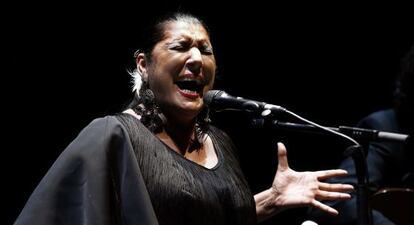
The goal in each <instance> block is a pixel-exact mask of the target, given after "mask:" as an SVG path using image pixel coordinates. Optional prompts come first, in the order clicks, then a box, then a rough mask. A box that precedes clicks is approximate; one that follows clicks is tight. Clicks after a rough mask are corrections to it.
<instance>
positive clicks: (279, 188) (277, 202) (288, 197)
mask: <svg viewBox="0 0 414 225" xmlns="http://www.w3.org/2000/svg"><path fill="white" fill-rule="evenodd" d="M278 159H279V164H278V168H277V172H276V175H275V179H274V180H273V184H272V187H271V188H270V189H268V190H266V191H263V192H261V193H259V194H257V195H255V201H256V211H257V215H258V219H259V221H261V220H263V219H265V218H268V217H270V216H271V215H274V214H276V213H277V212H279V211H281V210H283V209H287V208H292V207H301V206H309V205H310V206H313V207H316V208H319V209H321V210H323V211H325V212H328V213H329V214H332V215H337V214H338V211H337V210H335V209H334V208H332V207H330V206H328V205H325V204H323V203H321V202H320V201H321V200H345V199H350V198H351V195H350V194H348V193H346V192H350V191H352V190H353V186H352V185H349V184H330V183H324V182H322V180H324V179H328V178H332V177H337V176H344V175H346V174H347V172H346V171H345V170H340V169H336V170H323V171H316V172H296V171H294V170H292V169H291V168H289V164H288V160H287V152H286V148H285V146H284V145H283V144H282V143H278Z"/></svg>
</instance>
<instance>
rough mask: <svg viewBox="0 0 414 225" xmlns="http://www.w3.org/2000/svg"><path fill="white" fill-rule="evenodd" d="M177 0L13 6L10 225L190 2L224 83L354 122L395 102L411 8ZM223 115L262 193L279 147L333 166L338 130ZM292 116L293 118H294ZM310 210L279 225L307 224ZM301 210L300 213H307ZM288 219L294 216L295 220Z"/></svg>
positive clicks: (297, 163)
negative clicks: (163, 27)
mask: <svg viewBox="0 0 414 225" xmlns="http://www.w3.org/2000/svg"><path fill="white" fill-rule="evenodd" d="M227 4H228V5H229V6H224V2H223V1H221V2H210V1H204V2H199V3H194V2H192V3H186V2H177V1H169V2H168V3H166V2H156V3H145V4H144V3H139V2H138V3H136V4H134V5H131V4H130V5H122V4H114V3H99V4H98V3H97V4H88V5H85V4H84V3H83V4H81V3H49V4H43V5H42V4H39V3H36V4H33V3H32V4H29V5H28V4H27V3H18V4H15V5H10V6H7V7H5V8H4V10H5V11H6V13H5V14H3V16H2V17H4V18H2V20H3V22H5V26H3V32H2V33H3V38H2V40H3V41H2V43H3V45H4V49H5V51H3V55H4V56H5V57H4V58H6V60H5V61H3V62H5V63H4V64H5V65H4V66H3V70H2V76H1V79H2V82H1V84H2V87H3V88H2V103H3V107H2V109H3V110H2V113H3V114H4V115H3V123H2V125H3V126H2V127H3V132H2V142H3V148H2V149H3V157H2V161H3V162H2V166H3V167H4V168H3V169H2V178H3V179H2V188H5V190H4V191H3V194H4V195H5V196H6V198H5V202H2V203H3V206H5V207H3V208H5V210H6V218H5V220H6V221H5V223H4V224H10V223H12V222H13V221H14V219H15V218H16V217H17V215H18V213H19V212H20V210H21V209H22V207H23V206H24V203H25V202H26V200H27V198H28V197H29V196H30V194H31V192H32V191H33V189H34V188H35V187H36V185H37V184H38V182H39V181H40V179H41V178H42V177H43V176H44V174H45V173H46V171H47V170H48V169H49V167H50V166H51V165H52V163H53V162H54V160H55V159H56V158H57V156H58V155H59V154H60V153H61V151H62V150H63V149H64V148H65V147H66V146H67V145H68V144H69V143H70V141H71V140H72V139H74V138H75V137H76V135H77V134H78V133H79V131H80V130H81V129H82V128H83V127H84V126H86V125H87V124H88V123H89V122H90V121H91V120H92V119H94V118H96V117H100V116H104V115H107V114H112V113H115V112H117V111H118V110H120V108H121V107H122V106H123V104H124V103H125V102H126V101H127V100H128V98H129V97H130V96H131V93H130V77H129V75H128V73H127V70H128V69H132V68H133V66H134V61H133V57H132V55H133V52H134V50H136V49H137V48H138V47H139V34H140V32H141V31H142V28H143V26H144V24H145V23H147V22H148V21H150V20H151V19H153V18H156V17H157V16H159V15H161V14H163V13H164V12H166V11H169V10H177V9H180V10H182V11H188V12H191V13H193V14H195V15H197V16H200V17H201V18H202V19H204V20H205V21H206V22H207V24H208V25H209V27H210V30H211V35H212V41H213V45H214V48H215V54H216V58H217V63H218V67H219V69H218V74H217V76H218V78H217V83H216V89H223V90H225V91H226V92H228V93H229V94H232V95H235V96H242V97H245V98H250V99H255V100H260V101H265V102H268V103H273V104H278V105H282V106H284V107H285V108H287V109H289V110H290V111H293V112H295V113H297V114H299V115H301V116H303V117H305V118H307V119H309V120H312V121H314V122H317V123H319V124H322V125H326V126H334V127H335V126H340V125H346V126H353V125H355V124H356V122H357V121H358V120H359V119H361V118H362V117H363V116H365V115H367V114H369V113H370V112H372V111H375V110H378V109H382V108H386V107H389V106H390V105H391V96H392V90H393V80H394V78H395V75H396V74H397V73H398V65H399V59H400V57H402V55H403V54H404V53H405V51H406V50H407V49H408V47H409V46H410V44H411V43H412V42H413V40H414V36H413V31H412V27H413V23H412V22H414V20H413V16H411V15H412V13H411V14H410V13H409V11H408V9H409V7H405V6H398V7H394V6H390V5H379V4H378V3H375V4H372V5H367V6H362V5H341V4H337V5H332V4H331V5H313V4H312V5H311V4H307V5H306V4H305V5H301V4H299V3H297V4H292V5H289V6H286V5H281V4H277V3H266V4H264V3H260V2H259V1H257V2H254V3H253V2H249V3H230V2H229V3H226V5H227ZM212 117H213V122H214V123H215V124H216V125H217V126H218V127H220V128H222V129H223V130H225V131H227V132H228V133H229V135H230V136H232V137H233V139H234V142H235V144H236V145H237V146H238V147H239V154H240V161H241V164H242V167H243V170H244V171H245V174H246V177H247V179H248V181H249V183H250V185H251V187H252V190H253V191H254V192H258V191H260V190H262V189H264V188H268V187H269V186H270V184H271V182H272V180H273V176H274V173H275V169H276V165H277V156H276V149H275V143H276V142H277V141H283V142H284V143H285V144H286V145H287V148H288V152H289V162H290V165H291V167H292V168H293V169H295V170H298V171H303V170H319V169H330V168H334V167H335V166H336V165H337V164H338V162H339V161H340V160H341V158H342V151H343V150H344V149H345V148H346V146H347V144H348V143H346V142H344V141H343V140H340V139H339V138H334V137H329V136H324V135H316V134H305V133H297V132H287V131H286V132H280V131H279V132H270V131H267V130H263V129H257V128H251V127H250V126H249V119H250V117H249V116H247V115H244V114H242V113H235V112H223V113H216V114H213V115H212ZM283 119H285V118H283ZM291 122H292V121H291ZM304 212H305V209H294V210H288V211H286V212H284V213H282V214H280V215H278V216H277V217H276V218H275V219H273V220H271V221H269V222H268V224H299V223H300V221H303V220H304V219H305V213H304ZM298 215H299V216H298ZM286 221H288V222H286Z"/></svg>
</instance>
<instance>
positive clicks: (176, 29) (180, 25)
mask: <svg viewBox="0 0 414 225" xmlns="http://www.w3.org/2000/svg"><path fill="white" fill-rule="evenodd" d="M164 34H165V39H181V38H190V39H193V40H197V41H209V40H210V38H209V36H208V33H207V31H206V29H205V28H204V27H203V26H202V25H201V24H199V23H192V22H186V21H174V22H170V23H168V24H167V25H166V26H165V33H164Z"/></svg>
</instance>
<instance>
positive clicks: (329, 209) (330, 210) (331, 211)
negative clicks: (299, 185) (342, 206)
mask: <svg viewBox="0 0 414 225" xmlns="http://www.w3.org/2000/svg"><path fill="white" fill-rule="evenodd" d="M311 204H312V205H313V206H314V207H315V208H318V209H320V210H322V211H325V212H327V213H329V214H331V215H334V216H336V215H338V211H337V210H336V209H334V208H332V207H330V206H327V205H325V204H322V203H321V202H320V201H318V200H315V199H314V200H313V201H312V203H311Z"/></svg>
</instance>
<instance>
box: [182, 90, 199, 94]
mask: <svg viewBox="0 0 414 225" xmlns="http://www.w3.org/2000/svg"><path fill="white" fill-rule="evenodd" d="M181 91H183V92H186V93H189V94H197V92H196V91H191V90H187V89H181Z"/></svg>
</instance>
